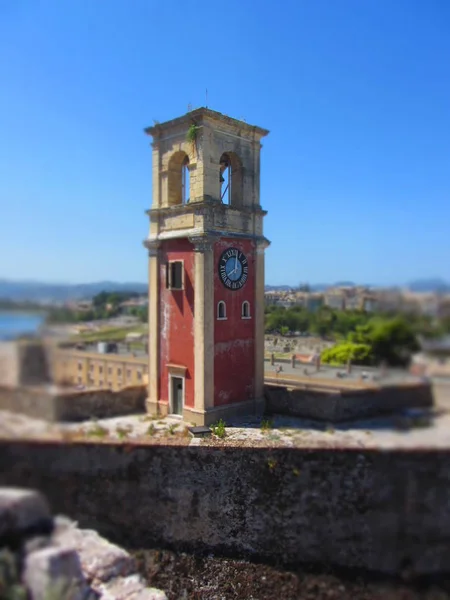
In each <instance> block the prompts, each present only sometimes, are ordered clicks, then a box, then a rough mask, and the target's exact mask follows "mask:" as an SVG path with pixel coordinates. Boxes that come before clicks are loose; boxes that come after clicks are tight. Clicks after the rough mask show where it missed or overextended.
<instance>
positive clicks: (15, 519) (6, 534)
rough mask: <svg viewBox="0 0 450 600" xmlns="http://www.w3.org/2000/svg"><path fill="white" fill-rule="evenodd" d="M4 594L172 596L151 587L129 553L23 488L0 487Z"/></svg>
mask: <svg viewBox="0 0 450 600" xmlns="http://www.w3.org/2000/svg"><path fill="white" fill-rule="evenodd" d="M0 598H4V599H6V598H11V599H13V598H17V599H19V598H29V599H30V600H48V599H49V598H54V599H56V598H58V599H59V598H61V599H63V598H64V600H96V599H99V600H167V598H166V595H165V594H164V592H161V591H160V590H156V589H154V588H147V587H146V584H145V582H144V581H143V580H142V579H141V577H140V576H139V574H138V573H137V565H136V564H135V561H134V559H133V558H132V557H131V556H130V554H128V552H126V551H125V550H123V549H122V548H119V547H118V546H115V545H114V544H111V543H109V542H108V541H107V540H105V539H103V538H101V537H100V536H99V535H98V534H97V533H96V532H95V531H85V530H81V529H78V527H77V526H76V524H75V523H73V522H72V521H70V520H69V519H66V518H64V517H56V518H53V516H52V515H51V512H50V509H49V505H48V502H47V500H46V499H45V498H44V497H43V496H42V495H41V494H39V493H38V492H36V491H33V490H26V489H17V488H0Z"/></svg>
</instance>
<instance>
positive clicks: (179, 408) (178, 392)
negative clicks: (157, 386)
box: [170, 375, 184, 415]
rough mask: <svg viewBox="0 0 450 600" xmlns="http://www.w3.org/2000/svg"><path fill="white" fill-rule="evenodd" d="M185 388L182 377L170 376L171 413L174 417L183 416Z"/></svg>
mask: <svg viewBox="0 0 450 600" xmlns="http://www.w3.org/2000/svg"><path fill="white" fill-rule="evenodd" d="M183 387H184V386H183V378H182V377H174V376H173V375H171V376H170V412H171V413H172V414H173V415H183V404H184V398H183V396H184V390H183Z"/></svg>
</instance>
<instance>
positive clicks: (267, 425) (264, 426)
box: [261, 419, 273, 432]
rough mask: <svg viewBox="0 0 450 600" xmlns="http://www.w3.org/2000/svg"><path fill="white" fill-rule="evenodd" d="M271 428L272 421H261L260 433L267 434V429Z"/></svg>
mask: <svg viewBox="0 0 450 600" xmlns="http://www.w3.org/2000/svg"><path fill="white" fill-rule="evenodd" d="M272 427H273V420H272V419H263V420H262V421H261V431H263V432H267V431H269V429H272Z"/></svg>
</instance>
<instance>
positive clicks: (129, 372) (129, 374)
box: [127, 369, 131, 379]
mask: <svg viewBox="0 0 450 600" xmlns="http://www.w3.org/2000/svg"><path fill="white" fill-rule="evenodd" d="M127 379H131V369H127Z"/></svg>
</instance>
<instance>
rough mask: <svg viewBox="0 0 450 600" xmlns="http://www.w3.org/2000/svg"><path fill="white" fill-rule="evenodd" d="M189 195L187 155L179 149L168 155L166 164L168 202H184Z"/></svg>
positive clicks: (172, 204) (171, 204) (170, 204)
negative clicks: (168, 158) (167, 163)
mask: <svg viewBox="0 0 450 600" xmlns="http://www.w3.org/2000/svg"><path fill="white" fill-rule="evenodd" d="M189 197H190V176H189V157H188V155H187V154H186V152H183V151H182V150H180V151H179V152H175V154H173V155H172V156H171V157H170V160H169V166H168V204H169V206H175V205H176V204H185V203H186V202H189Z"/></svg>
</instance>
